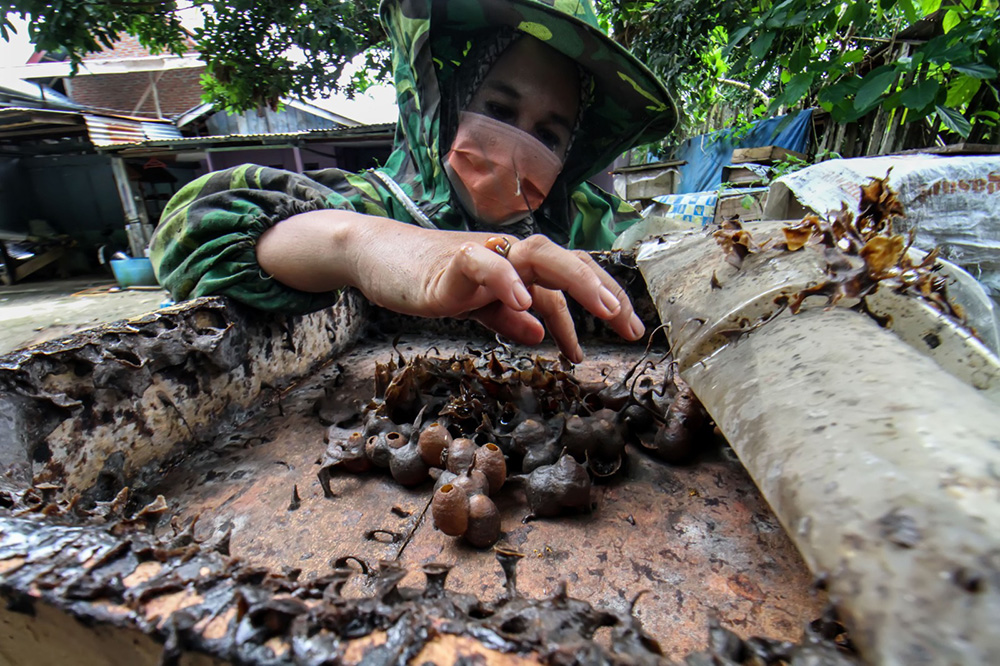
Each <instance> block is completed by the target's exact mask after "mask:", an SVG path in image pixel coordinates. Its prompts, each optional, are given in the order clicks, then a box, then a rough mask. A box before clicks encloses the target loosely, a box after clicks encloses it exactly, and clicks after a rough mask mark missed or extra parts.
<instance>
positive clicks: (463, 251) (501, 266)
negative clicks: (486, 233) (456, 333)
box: [427, 241, 532, 316]
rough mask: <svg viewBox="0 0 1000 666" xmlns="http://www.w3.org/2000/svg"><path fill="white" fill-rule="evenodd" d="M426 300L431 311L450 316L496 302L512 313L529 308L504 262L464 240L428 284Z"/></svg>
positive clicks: (519, 284)
mask: <svg viewBox="0 0 1000 666" xmlns="http://www.w3.org/2000/svg"><path fill="white" fill-rule="evenodd" d="M427 290H428V294H427V301H428V302H429V303H430V304H431V308H432V310H433V312H430V313H428V314H433V315H438V316H450V315H455V314H458V313H459V312H465V311H470V310H477V309H479V308H481V307H483V306H485V305H487V304H488V303H490V302H492V301H495V300H499V301H500V302H501V303H503V304H504V305H506V306H507V307H509V308H510V309H512V310H517V311H523V310H527V309H528V308H530V307H531V302H532V301H531V294H529V293H528V290H527V288H526V287H525V285H524V282H522V281H521V278H520V276H519V275H518V274H517V271H516V270H515V269H514V267H513V266H512V265H511V264H510V262H508V261H507V260H506V259H504V258H503V257H501V256H500V255H499V254H497V253H496V252H494V251H492V250H490V249H488V248H487V247H485V245H483V244H481V243H476V242H474V241H465V242H463V243H461V244H460V245H459V246H458V247H457V249H455V250H454V251H453V252H452V254H451V258H450V259H449V260H448V262H447V263H446V264H445V266H444V268H442V269H441V270H440V271H439V272H438V273H436V274H435V275H434V276H433V278H432V279H431V280H430V281H429V282H428V285H427Z"/></svg>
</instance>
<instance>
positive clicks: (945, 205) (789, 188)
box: [764, 155, 1000, 301]
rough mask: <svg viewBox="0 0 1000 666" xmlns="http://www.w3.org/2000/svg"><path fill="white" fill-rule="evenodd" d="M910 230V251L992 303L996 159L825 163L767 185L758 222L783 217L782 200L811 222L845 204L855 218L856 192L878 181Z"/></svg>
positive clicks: (997, 296) (999, 285) (996, 265)
mask: <svg viewBox="0 0 1000 666" xmlns="http://www.w3.org/2000/svg"><path fill="white" fill-rule="evenodd" d="M890 168H891V169H892V171H891V172H890V173H889V186H890V187H891V188H892V189H893V191H894V192H895V193H896V196H897V198H898V199H899V202H900V203H901V204H903V209H904V211H905V212H906V219H905V221H904V224H905V225H906V227H905V228H903V229H899V230H900V231H906V230H908V228H909V227H916V229H917V240H916V246H917V247H919V248H921V249H923V250H930V249H932V248H934V247H936V246H939V247H940V248H941V253H942V256H944V257H945V258H947V259H949V260H951V261H952V262H954V263H956V264H958V265H959V266H961V267H963V268H964V269H965V270H967V271H969V272H970V273H971V274H972V275H973V276H975V277H976V278H977V279H978V280H979V281H980V282H981V283H982V284H983V285H984V286H985V287H986V288H987V290H988V291H989V292H990V295H991V296H992V297H993V299H994V300H996V301H1000V155H996V156H994V155H986V156H960V157H941V156H936V155H894V156H886V157H865V158H857V159H848V160H829V161H826V162H821V163H819V164H816V165H813V166H811V167H808V168H806V169H803V170H801V171H797V172H795V173H791V174H788V175H787V176H782V177H781V178H779V179H778V180H776V181H775V182H774V183H772V184H771V189H770V192H769V193H768V197H767V207H766V208H765V210H764V218H765V219H771V220H776V219H782V218H784V217H785V215H786V213H785V211H786V210H787V205H788V201H789V196H794V197H795V198H796V199H798V200H799V202H800V203H801V204H802V205H803V206H805V207H806V208H810V209H812V210H813V211H815V212H816V213H817V214H819V215H826V214H827V213H829V212H831V211H838V210H840V208H841V206H842V205H844V204H846V205H847V207H848V208H849V209H850V210H852V211H857V207H858V198H859V194H860V190H859V188H860V186H861V185H863V184H867V183H868V182H869V179H870V178H884V177H885V175H886V172H889V169H890Z"/></svg>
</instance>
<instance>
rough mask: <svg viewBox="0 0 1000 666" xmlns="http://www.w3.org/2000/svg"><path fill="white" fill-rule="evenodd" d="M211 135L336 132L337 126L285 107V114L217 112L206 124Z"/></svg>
mask: <svg viewBox="0 0 1000 666" xmlns="http://www.w3.org/2000/svg"><path fill="white" fill-rule="evenodd" d="M205 125H206V127H207V129H208V133H209V134H211V135H214V136H225V135H227V134H268V133H275V132H277V133H280V132H300V131H302V130H307V129H336V128H337V127H340V125H339V124H338V123H335V122H333V121H332V120H327V119H326V118H321V117H319V116H315V115H313V114H311V113H307V112H305V111H302V110H301V109H296V108H294V107H285V109H284V110H282V111H272V110H271V109H263V110H261V111H246V112H244V113H239V114H232V115H230V114H228V113H226V112H225V111H216V112H215V113H213V114H212V115H211V116H210V117H209V118H208V120H207V121H206V122H205Z"/></svg>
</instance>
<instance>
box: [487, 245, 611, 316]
mask: <svg viewBox="0 0 1000 666" xmlns="http://www.w3.org/2000/svg"><path fill="white" fill-rule="evenodd" d="M582 254H583V255H584V256H586V253H582ZM507 258H508V260H509V261H510V262H511V264H513V265H514V268H516V269H517V272H518V274H519V275H520V276H521V279H523V280H524V281H525V282H526V283H528V284H531V283H537V284H539V285H541V286H543V287H546V288H548V289H553V290H557V291H564V292H566V293H567V294H569V295H570V296H571V297H572V298H573V300H575V301H576V302H577V303H579V304H580V305H582V306H583V307H584V308H586V309H587V310H588V311H589V312H590V313H592V314H593V315H594V316H596V317H598V318H600V319H604V320H612V319H614V318H615V317H617V316H618V315H619V314H620V312H621V309H622V303H621V299H620V298H619V297H618V296H616V295H615V292H614V291H612V289H611V288H610V287H612V286H615V287H617V284H616V283H615V281H614V280H613V279H612V278H611V276H609V275H607V273H605V272H604V271H603V270H601V269H600V267H598V266H597V264H596V263H594V262H592V261H591V262H587V261H584V260H583V258H582V257H581V254H580V253H576V252H573V251H570V250H567V249H565V248H563V247H560V246H559V245H556V244H555V243H553V242H552V241H551V240H549V239H548V238H546V237H544V236H540V235H536V236H529V237H528V238H526V239H524V240H523V241H521V242H519V243H515V244H514V245H513V247H511V250H510V254H509V255H508V257H507ZM595 269H596V270H595ZM605 277H606V279H607V283H606V282H605V279H604V278H605ZM618 292H619V293H621V294H624V292H622V291H621V289H620V287H619V288H618ZM626 300H627V299H626Z"/></svg>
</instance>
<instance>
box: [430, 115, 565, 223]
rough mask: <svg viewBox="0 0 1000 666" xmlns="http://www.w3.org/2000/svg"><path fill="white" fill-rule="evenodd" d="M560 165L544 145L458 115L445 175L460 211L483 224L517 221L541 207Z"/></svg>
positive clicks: (519, 132)
mask: <svg viewBox="0 0 1000 666" xmlns="http://www.w3.org/2000/svg"><path fill="white" fill-rule="evenodd" d="M562 167H563V163H562V160H560V159H559V157H558V156H557V155H556V154H555V153H553V152H552V151H551V150H550V149H549V148H548V147H547V146H546V145H545V144H543V143H542V142H541V141H539V140H538V139H536V138H535V137H533V136H531V135H530V134H528V133H527V132H524V131H522V130H520V129H518V128H516V127H514V126H512V125H508V124H507V123H504V122H501V121H499V120H495V119H493V118H489V117H487V116H484V115H481V114H478V113H470V112H468V111H464V112H462V114H461V116H460V118H459V123H458V131H457V132H456V134H455V140H454V141H453V142H452V144H451V150H450V151H449V152H448V155H447V156H446V157H445V160H444V169H445V173H446V174H447V176H448V180H449V181H450V182H451V185H452V187H453V188H454V190H455V194H456V195H457V196H458V199H459V201H461V203H462V205H463V206H464V207H465V209H466V210H467V211H468V212H469V213H470V214H471V215H472V216H473V217H475V218H476V219H477V220H479V221H480V222H484V223H486V224H492V225H504V224H511V223H513V222H517V221H518V220H521V219H523V218H524V217H526V216H527V215H528V213H530V212H531V211H533V210H536V209H537V208H538V207H539V206H541V205H542V202H543V201H545V197H547V196H548V194H549V191H550V190H551V189H552V185H553V183H555V182H556V178H558V176H559V173H560V172H561V171H562Z"/></svg>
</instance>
